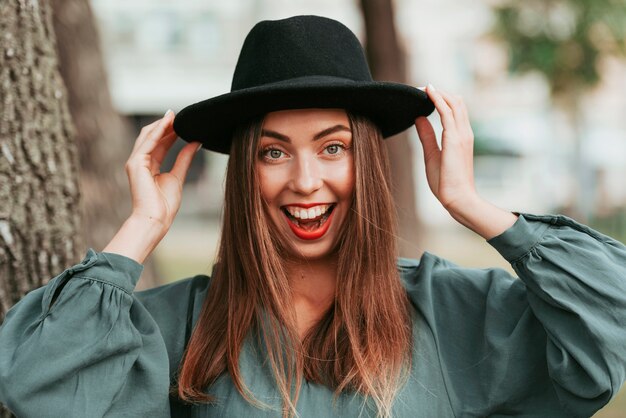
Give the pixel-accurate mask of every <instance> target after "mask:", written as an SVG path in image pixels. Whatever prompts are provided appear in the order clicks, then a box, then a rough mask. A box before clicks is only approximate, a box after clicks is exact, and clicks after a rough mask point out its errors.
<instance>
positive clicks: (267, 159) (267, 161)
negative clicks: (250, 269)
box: [257, 109, 354, 259]
mask: <svg viewBox="0 0 626 418" xmlns="http://www.w3.org/2000/svg"><path fill="white" fill-rule="evenodd" d="M257 169H258V172H259V179H260V187H261V195H262V196H263V198H264V199H265V201H266V202H267V204H268V208H269V215H270V218H271V220H272V223H273V224H274V226H275V227H276V228H278V229H279V230H281V231H282V232H283V233H284V236H287V237H289V242H287V243H285V244H286V247H287V248H289V249H290V250H291V255H292V256H293V257H296V258H306V259H320V258H324V257H326V256H328V255H330V254H331V252H332V250H333V248H334V246H335V243H336V242H337V239H338V237H339V232H340V231H341V226H342V225H343V223H344V222H345V220H346V218H347V216H349V210H350V207H351V204H352V190H353V188H354V162H353V155H352V132H351V131H350V122H349V120H348V115H347V114H346V112H345V111H344V110H343V109H297V110H283V111H277V112H271V113H268V114H267V115H266V117H265V119H264V121H263V129H262V132H261V139H260V142H259V153H258V157H257Z"/></svg>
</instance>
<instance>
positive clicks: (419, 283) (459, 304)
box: [397, 251, 526, 315]
mask: <svg viewBox="0 0 626 418" xmlns="http://www.w3.org/2000/svg"><path fill="white" fill-rule="evenodd" d="M397 266H398V271H399V273H400V279H401V281H402V284H403V286H404V288H405V289H406V291H407V294H408V296H409V299H410V300H411V302H412V303H413V304H414V305H415V306H416V307H417V308H418V309H419V310H421V311H422V312H424V313H426V312H430V313H431V314H436V312H439V313H438V314H437V315H441V312H445V309H446V308H451V309H453V310H454V311H457V312H459V309H461V308H462V310H464V311H465V312H466V313H467V314H471V313H472V312H473V311H475V310H476V308H477V307H478V306H480V305H481V302H480V301H481V300H482V301H483V302H482V305H483V306H484V304H485V303H486V302H487V300H489V303H494V302H497V303H509V302H512V301H515V302H516V303H519V302H521V301H523V300H524V299H525V296H524V295H525V292H526V289H525V285H524V283H523V282H522V281H521V280H518V279H517V278H516V277H515V276H513V275H511V274H510V273H509V272H508V271H507V270H505V269H503V268H499V267H490V268H476V267H463V266H460V265H458V264H456V263H454V262H452V261H450V260H448V259H445V258H442V257H440V256H437V255H435V254H432V253H429V252H427V251H426V252H424V253H423V255H422V256H421V258H420V259H419V260H418V259H410V258H398V260H397Z"/></svg>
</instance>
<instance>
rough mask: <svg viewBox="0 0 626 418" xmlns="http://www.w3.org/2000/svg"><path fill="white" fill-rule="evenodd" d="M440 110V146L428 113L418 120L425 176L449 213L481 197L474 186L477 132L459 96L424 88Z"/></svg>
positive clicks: (417, 126) (430, 86) (429, 87)
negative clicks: (473, 130)
mask: <svg viewBox="0 0 626 418" xmlns="http://www.w3.org/2000/svg"><path fill="white" fill-rule="evenodd" d="M425 92H426V94H427V95H428V97H429V98H430V100H432V101H433V103H434V104H435V109H436V110H437V112H438V113H439V117H440V119H441V125H442V126H443V133H442V138H441V145H442V146H441V149H439V145H438V144H437V137H436V135H435V131H434V129H433V126H432V125H431V124H430V122H429V121H428V119H427V118H426V117H425V116H420V117H418V118H417V119H416V120H415V127H416V128H417V134H418V136H419V138H420V141H421V142H422V147H423V149H424V162H425V164H426V177H427V180H428V185H429V186H430V190H431V191H432V192H433V194H434V195H435V197H436V198H437V199H438V200H439V201H440V202H441V204H442V205H443V206H444V208H446V209H447V210H448V211H449V212H452V211H456V210H460V209H462V208H463V206H464V205H465V204H466V203H467V202H470V201H472V200H474V199H476V198H477V197H478V195H477V193H476V189H475V187H474V164H473V159H474V133H473V132H472V127H471V126H470V123H469V117H468V115H467V109H466V107H465V104H464V103H463V100H462V99H461V97H459V96H455V95H452V94H448V93H445V92H443V91H439V90H435V88H434V87H433V86H432V85H430V84H429V85H428V87H426V89H425Z"/></svg>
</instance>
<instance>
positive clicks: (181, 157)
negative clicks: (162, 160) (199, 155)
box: [170, 142, 201, 185]
mask: <svg viewBox="0 0 626 418" xmlns="http://www.w3.org/2000/svg"><path fill="white" fill-rule="evenodd" d="M200 145H201V144H200V143H199V142H191V143H189V144H187V145H185V146H184V147H183V149H182V150H180V152H179V153H178V156H177V157H176V162H175V163H174V167H172V170H171V171H170V173H172V174H173V175H174V176H176V178H178V179H179V180H180V183H181V185H182V184H183V183H184V182H185V178H186V177H187V172H188V171H189V167H191V161H192V160H193V157H194V155H196V152H197V151H199V150H200Z"/></svg>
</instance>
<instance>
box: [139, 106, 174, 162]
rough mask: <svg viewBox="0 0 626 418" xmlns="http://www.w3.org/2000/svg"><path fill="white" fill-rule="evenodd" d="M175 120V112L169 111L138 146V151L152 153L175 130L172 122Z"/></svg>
mask: <svg viewBox="0 0 626 418" xmlns="http://www.w3.org/2000/svg"><path fill="white" fill-rule="evenodd" d="M173 121H174V112H171V111H170V112H168V113H167V114H166V115H165V116H164V117H163V119H161V120H160V121H159V123H158V124H157V125H156V126H155V127H154V128H153V129H152V131H150V133H149V134H148V135H147V136H146V139H145V140H144V142H143V143H142V144H140V145H139V147H137V152H138V153H141V154H150V153H152V151H154V149H155V148H156V147H157V146H158V145H159V143H160V142H161V140H162V139H163V138H164V137H165V136H167V135H168V134H169V133H171V132H173V129H174V128H173V126H172V122H173Z"/></svg>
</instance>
